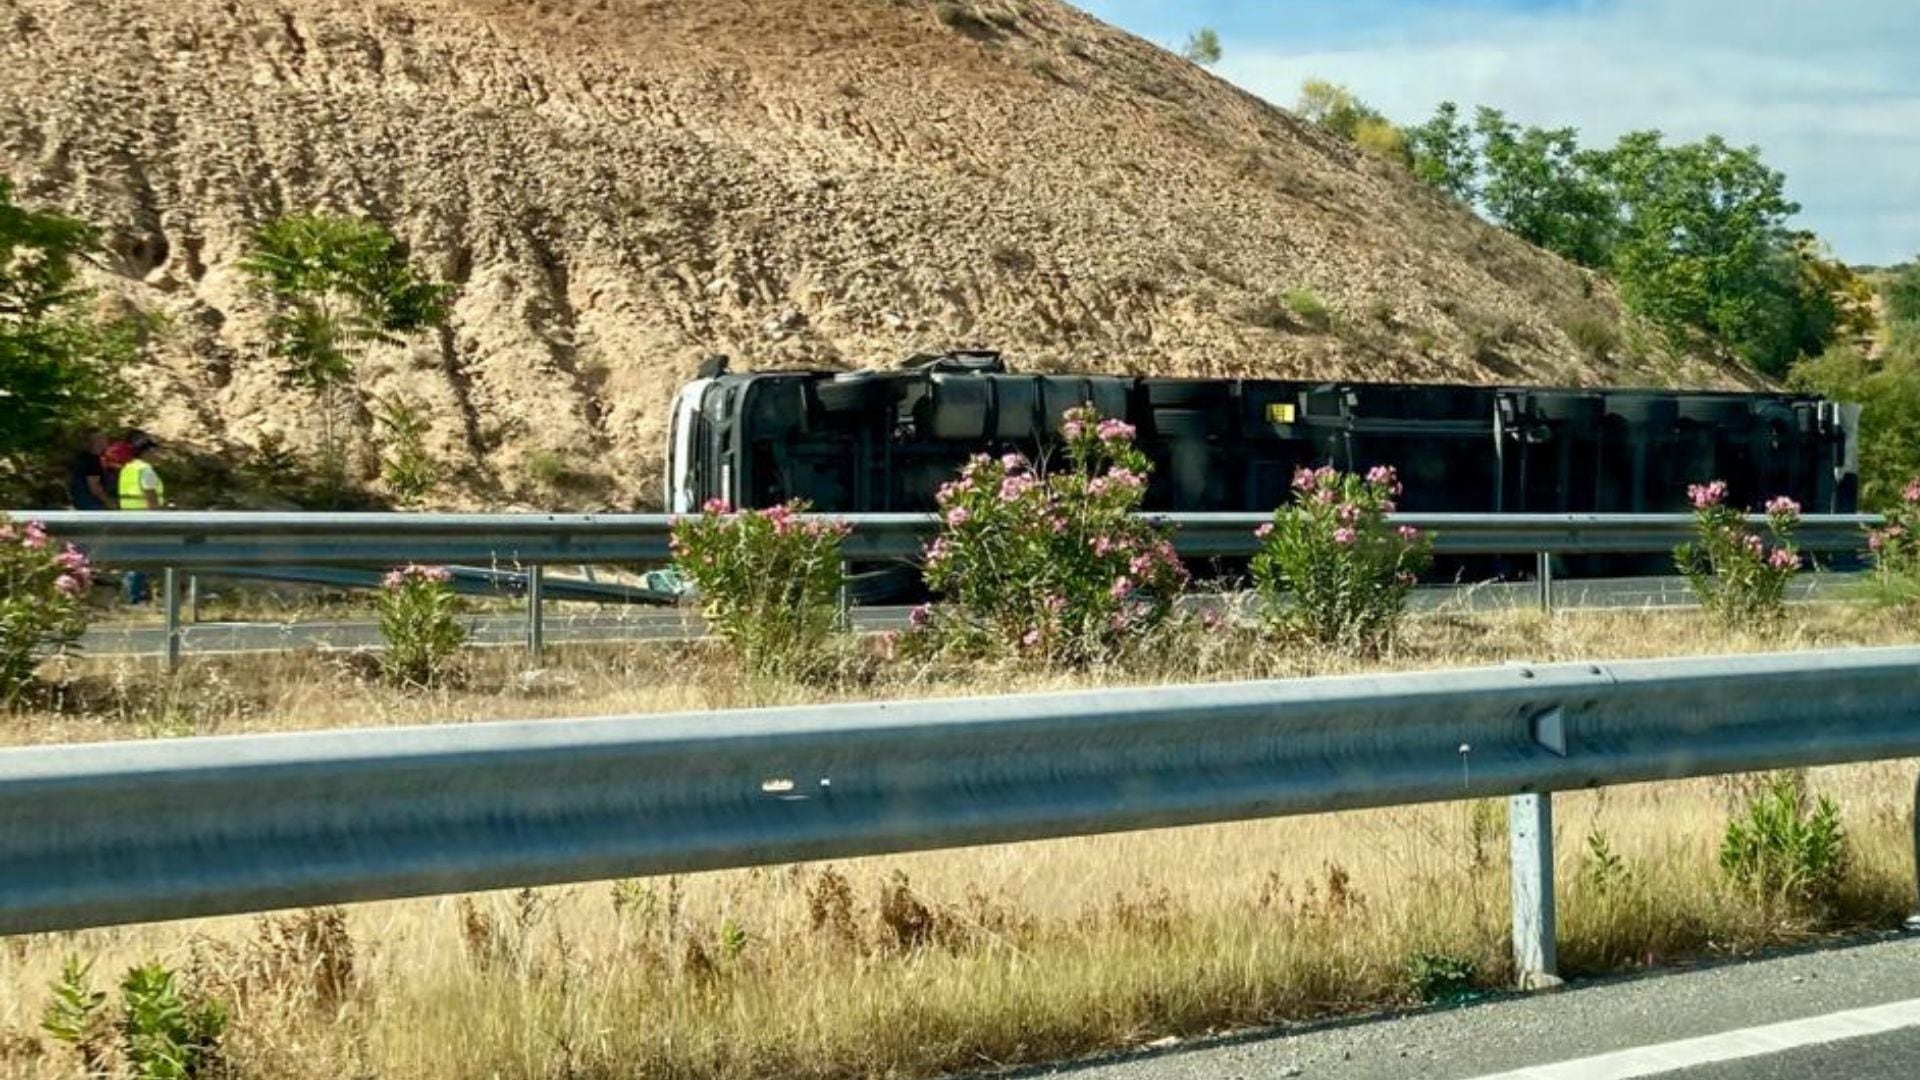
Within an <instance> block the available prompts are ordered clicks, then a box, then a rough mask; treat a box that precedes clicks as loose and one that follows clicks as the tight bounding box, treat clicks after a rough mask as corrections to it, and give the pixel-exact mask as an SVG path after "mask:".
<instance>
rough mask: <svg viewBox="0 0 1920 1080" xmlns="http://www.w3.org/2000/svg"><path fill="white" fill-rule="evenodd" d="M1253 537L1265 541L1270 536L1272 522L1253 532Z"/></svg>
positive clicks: (1271, 533)
mask: <svg viewBox="0 0 1920 1080" xmlns="http://www.w3.org/2000/svg"><path fill="white" fill-rule="evenodd" d="M1253 535H1254V536H1256V537H1258V538H1259V539H1261V540H1265V539H1266V538H1267V537H1269V536H1272V535H1273V522H1271V521H1269V522H1267V523H1266V524H1265V525H1262V526H1260V527H1259V528H1257V529H1255V530H1253Z"/></svg>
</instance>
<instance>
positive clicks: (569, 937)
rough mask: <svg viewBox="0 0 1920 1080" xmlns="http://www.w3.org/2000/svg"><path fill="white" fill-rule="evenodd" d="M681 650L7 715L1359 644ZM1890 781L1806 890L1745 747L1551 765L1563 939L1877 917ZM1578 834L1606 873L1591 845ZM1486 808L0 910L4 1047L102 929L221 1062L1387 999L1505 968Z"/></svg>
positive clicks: (1489, 636) (1507, 640)
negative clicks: (1721, 764)
mask: <svg viewBox="0 0 1920 1080" xmlns="http://www.w3.org/2000/svg"><path fill="white" fill-rule="evenodd" d="M1910 639H1911V636H1910V635H1909V634H1908V633H1907V632H1906V630H1905V628H1904V627H1902V626H1900V625H1899V624H1898V623H1897V622H1895V621H1892V620H1881V621H1876V619H1875V618H1873V617H1869V616H1865V615H1862V614H1861V613H1859V612H1854V611H1844V610H1842V609H1837V608H1836V609H1824V608H1822V609H1811V610H1803V611H1801V612H1800V613H1799V614H1798V619H1797V622H1796V625H1795V627H1794V628H1793V629H1792V630H1790V631H1789V632H1788V633H1787V635H1786V636H1785V637H1783V638H1780V639H1776V640H1771V641H1738V640H1730V639H1727V638H1724V637H1721V636H1719V635H1718V634H1716V633H1714V632H1713V631H1711V630H1709V629H1708V628H1707V627H1706V625H1705V624H1704V623H1703V622H1701V621H1699V620H1698V619H1697V618H1695V617H1694V616H1691V615H1684V614H1655V613H1625V614H1604V615H1602V614H1578V615H1574V614H1569V615H1564V616H1562V617H1561V618H1559V619H1557V620H1553V621H1547V620H1543V619H1540V618H1538V617H1537V616H1523V615H1513V616H1499V617H1487V618H1472V619H1468V618H1437V619H1424V620H1421V621H1419V622H1418V623H1416V624H1415V626H1414V628H1413V629H1412V631H1411V632H1410V634H1409V635H1408V638H1407V639H1406V640H1405V641H1404V642H1403V643H1402V646H1401V648H1400V650H1399V651H1398V652H1397V653H1396V654H1395V655H1394V656H1392V657H1390V658H1388V660H1387V661H1386V662H1385V664H1384V666H1388V667H1403V668H1417V667H1432V666H1437V665H1441V664H1464V663H1486V662H1493V661H1498V660H1503V659H1510V658H1521V657H1524V658H1527V659H1531V660H1540V661H1548V660H1556V659H1570V658H1575V657H1578V658H1583V659H1584V658H1591V657H1600V656H1608V657H1626V656H1640V655H1667V654H1675V653H1685V652H1696V653H1698V652H1716V651H1732V650H1744V649H1750V648H1753V647H1757V646H1764V647H1770V648H1801V647H1817V646H1828V645H1840V644H1870V643H1871V644H1878V643H1890V642H1893V641H1904V640H1910ZM702 652H703V650H702V649H689V648H686V647H662V646H654V647H630V648H622V649H604V650H603V649H593V650H577V651H571V652H566V653H563V654H562V655H561V658H560V659H559V660H558V661H557V667H556V669H555V670H556V671H557V672H558V674H557V675H551V676H548V677H547V679H548V682H549V683H550V685H549V686H548V688H547V689H545V690H530V691H526V692H512V693H502V692H501V688H502V687H503V686H505V685H507V684H509V683H511V682H512V681H513V679H514V677H515V675H516V672H515V669H514V662H515V660H516V659H517V658H515V657H512V656H508V655H504V654H493V655H488V656H483V657H479V658H476V659H475V661H474V665H475V666H474V669H473V670H472V671H471V673H470V675H469V680H470V682H469V685H468V686H467V687H466V688H464V689H459V690H451V691H444V692H440V693H436V694H431V695H400V694H395V693H393V692H391V691H388V690H385V689H383V688H381V687H379V686H378V684H377V683H375V682H373V681H372V680H371V679H370V678H369V677H367V676H366V675H365V674H364V673H362V672H360V671H358V670H356V669H355V668H354V667H353V666H352V665H351V664H335V663H332V662H327V663H317V662H315V661H314V660H313V659H311V658H307V659H305V660H300V659H273V660H264V659H248V660H230V661H219V662H209V663H205V664H201V665H197V666H196V667H195V668H193V669H192V670H191V671H190V672H189V673H187V674H185V675H183V676H182V677H181V679H180V681H179V682H178V683H177V684H175V685H172V686H168V685H167V684H165V682H164V680H156V679H155V678H154V677H153V676H152V675H151V674H150V673H147V674H141V673H136V672H133V671H131V670H130V669H126V668H124V667H123V665H119V664H114V663H100V664H98V665H95V666H88V667H87V668H84V669H82V670H81V671H77V672H76V673H75V674H79V675H82V676H83V677H82V678H81V679H80V682H79V684H78V685H80V686H82V687H87V688H89V689H87V690H85V691H84V692H85V693H90V694H97V695H100V696H99V697H98V698H96V699H89V702H88V703H87V705H86V707H83V706H82V703H81V702H80V700H79V698H78V697H77V696H76V697H75V698H73V699H70V701H69V705H68V707H67V708H65V709H63V710H47V709H43V710H42V711H40V712H37V713H34V714H31V715H27V716H23V717H20V718H18V720H17V721H16V722H15V723H14V724H13V725H12V729H11V730H10V736H11V737H12V738H14V739H16V740H19V739H36V740H38V739H49V738H75V737H88V736H91V737H133V736H138V735H141V734H143V733H145V732H144V731H143V730H142V728H141V725H142V724H144V723H146V722H147V720H146V719H145V718H147V717H150V716H151V715H155V714H156V713H158V714H163V715H164V714H166V713H167V710H169V709H171V710H175V711H176V712H177V714H178V716H179V718H180V725H179V729H180V730H208V731H235V730H259V729H268V728H278V727H289V726H318V725H325V724H343V723H353V724H366V723H413V722H440V721H447V720H455V719H466V718H477V717H485V716H501V715H524V714H527V713H529V712H536V711H538V712H547V713H549V714H561V713H564V714H568V715H580V714H587V713H596V712H599V713H604V712H634V711H667V710H676V709H697V708H712V707H719V706H736V705H750V704H763V703H769V702H773V701H790V700H820V699H830V698H841V697H862V696H872V695H876V694H886V695H894V694H947V693H968V692H975V691H981V690H986V689H993V690H1002V689H1007V688H1010V687H1011V686H1014V685H1018V686H1022V687H1042V686H1044V687H1060V686H1066V685H1078V684H1084V683H1100V684H1110V683H1122V682H1139V681H1154V680H1160V679H1185V678H1194V677H1203V678H1229V677H1247V676H1255V675H1278V674H1307V673H1318V672H1327V671H1335V670H1344V669H1347V668H1348V667H1350V666H1351V665H1349V664H1346V663H1345V662H1342V661H1338V660H1335V659H1333V658H1329V657H1324V656H1311V655H1301V654H1276V653H1274V652H1273V651H1271V650H1267V649H1263V648H1261V647H1259V646H1257V645H1255V644H1253V643H1252V642H1251V640H1250V639H1244V638H1239V637H1235V636H1227V637H1223V638H1212V639H1208V643H1207V644H1205V645H1201V646H1195V647H1192V648H1189V649H1186V650H1183V651H1181V652H1179V653H1178V654H1173V653H1170V652H1166V651H1163V653H1162V655H1163V656H1164V657H1166V659H1163V660H1162V662H1161V663H1159V664H1158V665H1156V666H1155V667H1154V668H1153V669H1152V670H1151V672H1150V673H1149V674H1147V675H1141V674H1139V673H1138V671H1137V670H1136V671H1135V673H1134V674H1132V675H1131V676H1129V675H1128V674H1126V673H1125V672H1122V671H1118V670H1116V671H1101V672H1092V673H1087V674H1082V675H1075V676H1043V675H1036V674H1034V673H1028V672H1018V671H1001V672H986V673H982V672H979V671H973V672H959V671H955V672H944V671H939V670H930V669H913V670H902V669H899V668H897V667H894V666H891V665H887V664H882V663H879V662H877V661H873V660H871V659H870V658H869V659H867V660H862V661H860V662H858V663H856V662H852V661H850V662H849V665H848V671H847V676H846V678H845V679H844V680H843V681H841V682H840V683H839V684H837V685H835V686H832V687H827V688H811V689H795V688H790V687H760V688H753V687H741V686H739V685H737V684H736V683H735V682H734V681H733V679H732V678H731V677H730V676H728V675H727V674H726V673H725V668H724V665H718V664H713V663H707V662H705V661H707V660H708V659H709V658H708V657H705V656H703V655H701V654H702ZM144 686H156V687H158V688H157V689H154V690H152V691H151V692H150V694H151V696H150V697H149V696H143V694H147V693H148V692H147V691H136V690H135V689H134V688H136V687H144ZM556 686H557V688H556ZM78 693H80V691H76V694H78ZM115 702H118V703H119V704H117V705H116V704H114V703H115ZM95 705H102V706H104V707H106V708H107V709H109V711H107V712H92V711H89V710H90V709H91V708H93V707H94V706H95ZM115 708H117V709H120V710H121V711H120V712H117V713H115V712H112V711H110V710H111V709H115ZM1912 779H1913V771H1912V769H1911V767H1910V766H1907V765H1904V764H1876V765H1868V766H1852V767H1846V768H1840V769H1832V770H1821V771H1817V772H1815V773H1814V774H1813V778H1812V780H1813V784H1814V786H1815V787H1816V788H1818V789H1820V790H1824V791H1829V792H1832V793H1834V794H1835V795H1836V796H1837V797H1838V798H1839V799H1840V801H1841V804H1842V806H1843V809H1844V811H1845V813H1846V822H1847V827H1848V830H1849V835H1850V838H1851V842H1852V848H1853V856H1854V857H1853V861H1852V864H1851V867H1850V870H1849V874H1848V877H1847V885H1846V888H1845V889H1844V890H1843V893H1842V895H1841V896H1840V897H1839V898H1838V899H1837V900H1836V901H1835V902H1834V903H1833V905H1832V906H1831V907H1830V908H1829V909H1828V910H1825V911H1809V910H1800V909H1795V908H1793V907H1792V906H1790V905H1788V904H1786V903H1784V902H1779V901H1777V900H1770V899H1768V898H1766V897H1760V896H1754V895H1751V894H1748V893H1745V892H1742V891H1740V890H1738V889H1736V888H1734V887H1733V886H1731V885H1729V884H1728V883H1727V882H1726V881H1725V880H1724V878H1723V877H1722V876H1721V874H1720V873H1719V871H1718V869H1717V867H1716V865H1715V861H1714V850H1715V845H1716V844H1717V843H1718V841H1719V838H1720V835H1721V832H1722V830H1723V828H1724V824H1725V821H1726V819H1727V817H1728V816H1729V814H1730V813H1731V812H1732V811H1733V809H1734V808H1735V807H1737V806H1738V805H1739V804H1740V802H1741V801H1742V799H1743V798H1744V796H1745V793H1746V792H1747V791H1748V790H1749V785H1748V784H1747V783H1746V782H1745V781H1743V780H1740V779H1719V780H1703V781H1692V782H1686V783H1677V784H1662V785H1643V786H1635V787H1624V788H1616V789H1611V790H1603V791H1597V792H1581V793H1574V794H1568V795H1564V796H1561V797H1560V798H1559V799H1558V800H1557V804H1556V811H1557V815H1556V816H1557V822H1558V830H1559V842H1558V846H1557V850H1558V854H1559V871H1560V880H1561V893H1560V894H1561V898H1562V928H1561V950H1562V961H1563V966H1564V967H1565V968H1566V969H1567V970H1569V971H1571V972H1574V973H1583V972H1594V971H1602V970H1618V969H1621V968H1630V967H1634V966H1639V965H1644V964H1654V963H1661V962H1665V961H1670V960H1673V959H1676V958H1681V957H1689V956H1700V955H1716V954H1727V953H1737V952H1741V951H1745V950H1749V949H1753V948H1758V947H1762V946H1765V945H1769V944H1778V943H1785V942H1794V941H1801V940H1805V939H1807V938H1809V937H1811V936H1815V935H1819V934H1822V933H1829V932H1833V931H1835V930H1843V929H1847V928H1860V927H1872V926H1884V925H1888V924H1889V923H1891V922H1892V921H1894V920H1896V919H1897V918H1898V917H1900V916H1901V915H1904V914H1905V913H1906V911H1907V910H1908V908H1909V906H1910V904H1911V899H1912V897H1911V888H1912V886H1911V881H1912V873H1913V862H1912V853H1911V843H1910V837H1909V834H1908V833H1907V831H1906V830H1907V827H1908V826H1907V823H1908V820H1909V819H1908V817H1907V814H1908V804H1909V801H1910V798H1911V795H1910V792H1911V783H1912ZM1596 832H1597V833H1602V834H1604V835H1605V837H1606V838H1607V841H1608V844H1609V846H1610V847H1611V848H1612V849H1613V850H1614V851H1616V852H1617V853H1618V854H1619V855H1620V856H1621V858H1622V860H1623V866H1624V873H1621V874H1615V875H1611V876H1609V877H1606V878H1605V879H1604V880H1602V878H1601V876H1598V875H1596V874H1594V873H1593V872H1592V866H1593V861H1592V858H1591V856H1590V854H1589V853H1588V851H1587V844H1586V840H1587V838H1588V837H1589V836H1590V835H1592V834H1594V833H1596ZM1504 833H1505V814H1504V810H1503V807H1502V804H1500V803H1497V802H1478V803H1466V804H1446V805H1436V806H1429V807H1416V808H1401V809H1392V810H1380V811H1369V812H1360V813H1349V814H1338V815H1321V816H1314V817H1301V818H1292V819H1282V820H1275V821H1266V822H1253V823H1242V824H1233V825H1220V826H1206V827H1199V828H1191V829H1180V830H1167V831H1160V832H1151V833H1135V834H1126V835H1119V836H1110V837H1098V838H1085V839H1075V840H1061V841H1049V842H1043V843H1032V844H1021V845H1006V846H999V847H991V848H976V849H966V850H961V851H954V852H943V853H930V854H921V855H907V856H892V857H885V858H876V859H866V860H855V861H851V862H847V863H843V864H840V865H837V866H833V867H824V866H818V865H813V866H804V867H791V868H781V869H772V870H751V871H735V872H726V873H716V874H702V875H695V876H689V877H683V878H673V879H658V880H651V881H645V882H623V883H614V884H596V885H583V886H577V887H570V888H560V889H549V890H539V891H527V892H522V893H502V894H488V895H482V896H474V897H448V898H440V899H433V900H418V901H402V902H394V903H385V904H369V905H362V906H359V907H356V908H353V909H351V910H350V911H348V912H347V913H346V916H345V918H344V921H343V922H341V923H339V924H338V925H335V924H333V923H331V922H329V921H328V920H327V919H326V918H325V917H324V916H319V917H316V916H305V915H293V916H278V917H270V918H265V919H258V920H254V919H219V920H205V921H200V922H193V923H184V924H173V925H162V926H145V927H133V928H125V929H110V930H97V931H88V932H84V933H80V934H73V935H41V936H33V937H26V938H16V939H10V940H6V941H4V942H0V988H5V991H6V992H5V993H0V1075H19V1076H68V1075H74V1072H73V1068H74V1066H73V1063H72V1062H71V1061H70V1060H69V1058H68V1057H67V1056H66V1051H65V1050H64V1048H58V1047H54V1046H52V1045H51V1044H50V1041H49V1040H47V1039H46V1038H45V1037H44V1036H40V1035H38V1033H37V1030H36V1022H37V1018H38V1015H39V1011H40V1009H41V1008H42V1007H43V1005H44V1002H45V1000H46V998H45V988H46V987H47V986H48V984H49V983H50V982H51V981H52V980H53V979H54V978H55V977H56V976H57V974H58V969H59V965H60V961H61V958H62V957H63V956H64V955H66V954H68V953H78V954H81V955H84V956H93V957H97V958H98V962H97V966H96V972H98V973H99V977H98V981H99V982H100V983H101V984H103V985H104V984H105V983H107V982H108V981H109V980H110V978H111V976H112V975H113V974H115V973H117V972H118V971H120V970H122V969H124V968H125V967H126V966H128V965H130V964H132V963H134V962H135V961H137V960H142V959H146V958H151V957H157V958H160V959H162V960H163V961H165V962H167V963H169V964H171V965H173V966H175V967H177V968H179V969H180V970H182V971H183V972H186V973H188V974H189V975H190V977H191V979H192V981H193V982H195V983H196V984H197V985H199V986H201V987H203V988H206V989H207V990H209V991H210V992H212V993H215V994H217V995H219V996H221V997H223V998H225V999H226V1000H228V1001H230V1002H232V1003H233V1004H234V1006H235V1027H234V1032H233V1034H232V1036H231V1037H230V1039H229V1052H230V1057H231V1061H232V1064H233V1066H234V1067H235V1069H236V1071H237V1072H238V1073H239V1074H240V1075H244V1076H248V1077H294V1078H304V1077H315V1078H318V1077H329V1078H330V1077H338V1076H378V1077H382V1078H392V1080H411V1078H416V1077H417V1078H426V1077H474V1078H476V1080H477V1078H481V1077H528V1078H533V1077H559V1076H582V1077H614V1076H647V1077H719V1076H769V1077H771V1076H781V1077H846V1076H871V1075H878V1076H920V1075H930V1074H935V1073H940V1072H943V1071H952V1070H963V1069H973V1068H987V1067H992V1066H997V1065H1005V1064H1013V1063H1017V1062H1029V1061H1036V1060H1043V1059H1051V1058H1058V1057H1062V1056H1070V1055H1075V1054H1081V1053H1089V1052H1096V1051H1100V1050H1106V1049H1112V1048H1117V1047H1124V1046H1129V1045H1136V1044H1139V1043H1141V1042H1144V1041H1149V1040H1152V1039H1155V1038H1159V1037H1162V1036H1166V1035H1177V1036H1182V1037H1187V1036H1195V1035H1201V1034H1205V1033H1208V1032H1217V1031H1221V1030H1227V1029H1232V1028H1237V1027H1244V1026H1249V1025H1259V1024H1270V1023H1278V1022H1286V1021H1292V1020H1300V1019H1306V1018H1312V1017H1320V1016H1325V1015H1328V1014H1333V1013H1341V1012H1349V1011H1354V1010H1360V1009H1369V1008H1378V1007H1391V1006H1395V1005H1402V1004H1407V1003H1410V1002H1412V1001H1413V1000H1415V998H1416V996H1417V995H1416V994H1415V991H1414V989H1413V987H1412V985H1411V983H1410V981H1409V975H1408V973H1409V965H1410V963H1411V961H1412V959H1413V958H1414V957H1415V956H1417V955H1420V954H1431V955H1434V956H1439V957H1445V958H1449V959H1451V960H1453V961H1459V962H1464V963H1467V964H1470V965H1472V967H1473V969H1474V970H1475V972H1476V977H1475V983H1476V985H1478V986H1480V987H1482V988H1485V987H1492V986H1498V985H1501V984H1503V983H1504V981H1505V980H1506V979H1507V978H1508V975H1509V972H1508V969H1507V963H1508V961H1507V959H1506V950H1507V945H1506V941H1507V925H1506V920H1507V914H1506V913H1507V899H1506V873H1507V865H1506V841H1505V835H1504Z"/></svg>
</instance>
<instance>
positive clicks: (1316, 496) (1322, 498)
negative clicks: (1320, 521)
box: [1313, 487, 1339, 506]
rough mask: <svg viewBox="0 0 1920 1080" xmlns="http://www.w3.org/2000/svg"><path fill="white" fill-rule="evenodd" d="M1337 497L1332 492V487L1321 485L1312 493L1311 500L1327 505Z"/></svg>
mask: <svg viewBox="0 0 1920 1080" xmlns="http://www.w3.org/2000/svg"><path fill="white" fill-rule="evenodd" d="M1337 498H1339V496H1338V495H1336V494H1334V491H1333V489H1332V488H1326V487H1323V488H1321V489H1320V490H1318V491H1316V492H1314V493H1313V501H1314V502H1315V503H1317V504H1319V505H1321V506H1329V505H1331V504H1332V503H1333V501H1334V500H1335V499H1337Z"/></svg>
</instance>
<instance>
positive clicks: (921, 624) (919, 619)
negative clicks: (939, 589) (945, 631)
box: [907, 604, 933, 630]
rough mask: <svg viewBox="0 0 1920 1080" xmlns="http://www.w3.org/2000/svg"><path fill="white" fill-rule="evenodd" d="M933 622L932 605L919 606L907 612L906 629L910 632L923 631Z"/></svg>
mask: <svg viewBox="0 0 1920 1080" xmlns="http://www.w3.org/2000/svg"><path fill="white" fill-rule="evenodd" d="M932 622H933V605H932V604H921V605H920V606H919V607H916V608H914V609H913V610H912V611H909V612H907V627H908V629H911V630H925V629H926V628H927V626H928V624H930V623H932Z"/></svg>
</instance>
